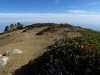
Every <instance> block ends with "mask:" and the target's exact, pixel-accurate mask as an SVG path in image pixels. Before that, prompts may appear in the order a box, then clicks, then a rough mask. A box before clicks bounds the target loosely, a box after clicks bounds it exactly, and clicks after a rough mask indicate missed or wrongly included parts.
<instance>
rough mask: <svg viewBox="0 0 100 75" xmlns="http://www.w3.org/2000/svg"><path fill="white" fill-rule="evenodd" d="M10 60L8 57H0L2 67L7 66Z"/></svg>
mask: <svg viewBox="0 0 100 75" xmlns="http://www.w3.org/2000/svg"><path fill="white" fill-rule="evenodd" d="M8 59H9V58H8V57H6V56H1V57H0V67H2V66H4V65H6V63H7V61H8Z"/></svg>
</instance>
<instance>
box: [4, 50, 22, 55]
mask: <svg viewBox="0 0 100 75" xmlns="http://www.w3.org/2000/svg"><path fill="white" fill-rule="evenodd" d="M21 53H23V51H21V50H19V49H14V50H11V51H7V52H6V53H5V56H11V55H16V54H21Z"/></svg>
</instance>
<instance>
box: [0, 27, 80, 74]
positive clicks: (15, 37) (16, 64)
mask: <svg viewBox="0 0 100 75" xmlns="http://www.w3.org/2000/svg"><path fill="white" fill-rule="evenodd" d="M44 28H46V27H42V28H33V29H31V30H28V31H27V32H24V33H22V31H23V30H18V31H14V32H11V33H6V34H3V35H0V54H4V53H5V52H6V51H9V50H13V49H20V50H24V53H22V54H21V55H14V56H9V60H8V62H7V64H6V65H5V66H4V67H1V68H0V75H12V73H14V71H15V70H16V69H19V68H21V66H23V65H25V64H27V63H28V62H29V61H30V60H31V59H34V58H36V57H38V56H39V55H41V54H42V53H43V52H45V51H46V48H47V46H49V45H50V44H52V43H53V40H54V39H56V38H58V39H61V38H63V37H64V35H63V31H64V30H68V28H65V29H64V28H61V29H59V30H58V31H56V32H54V33H49V32H48V33H45V34H43V35H39V36H37V35H35V34H36V33H37V32H39V31H41V30H42V29H44ZM9 35H10V36H9ZM80 35H81V34H80V33H78V32H75V33H74V32H69V33H68V37H76V36H80Z"/></svg>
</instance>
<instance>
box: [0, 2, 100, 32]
mask: <svg viewBox="0 0 100 75" xmlns="http://www.w3.org/2000/svg"><path fill="white" fill-rule="evenodd" d="M17 22H21V23H23V24H33V23H47V22H52V23H69V24H72V25H77V26H81V27H85V28H91V29H94V30H100V0H0V32H2V31H3V30H4V27H5V26H7V25H10V24H11V23H14V24H15V23H17Z"/></svg>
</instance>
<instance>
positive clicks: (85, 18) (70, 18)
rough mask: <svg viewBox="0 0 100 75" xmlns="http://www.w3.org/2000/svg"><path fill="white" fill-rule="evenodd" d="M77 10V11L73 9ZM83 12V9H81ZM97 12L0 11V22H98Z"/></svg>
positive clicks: (99, 16) (99, 17) (99, 18)
mask: <svg viewBox="0 0 100 75" xmlns="http://www.w3.org/2000/svg"><path fill="white" fill-rule="evenodd" d="M74 12H77V11H74ZM83 12H84V11H83ZM99 20H100V15H99V14H92V15H91V14H68V13H57V14H55V13H0V23H15V22H33V23H37V22H41V23H43V22H54V23H71V24H100V21H99Z"/></svg>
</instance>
